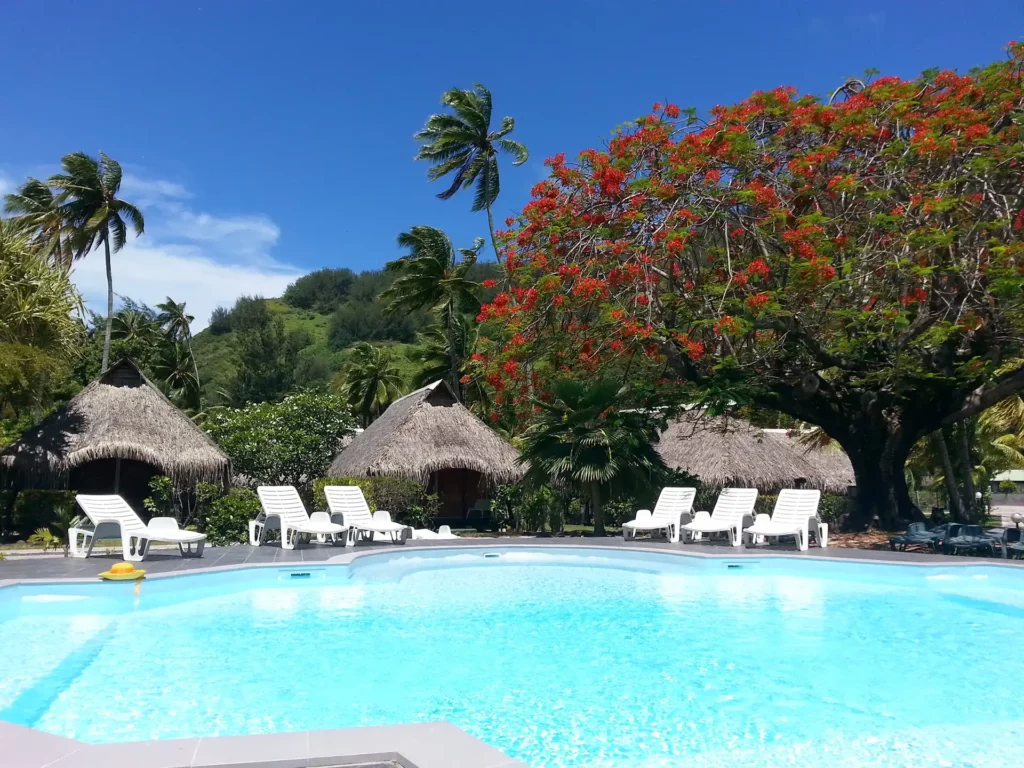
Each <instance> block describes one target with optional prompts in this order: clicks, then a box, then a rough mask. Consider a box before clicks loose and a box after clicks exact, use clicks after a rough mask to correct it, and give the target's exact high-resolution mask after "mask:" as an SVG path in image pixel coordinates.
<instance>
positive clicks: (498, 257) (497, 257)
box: [485, 171, 501, 264]
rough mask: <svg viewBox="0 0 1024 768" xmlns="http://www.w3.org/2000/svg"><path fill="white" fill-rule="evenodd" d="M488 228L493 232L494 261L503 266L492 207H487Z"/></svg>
mask: <svg viewBox="0 0 1024 768" xmlns="http://www.w3.org/2000/svg"><path fill="white" fill-rule="evenodd" d="M485 173H486V171H485ZM487 228H488V229H490V230H491V248H493V249H494V259H495V261H497V262H498V263H499V264H501V255H500V254H499V253H498V241H497V240H496V239H495V238H494V215H493V214H492V213H491V206H489V205H488V206H487Z"/></svg>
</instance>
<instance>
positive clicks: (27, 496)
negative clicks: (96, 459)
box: [11, 490, 75, 536]
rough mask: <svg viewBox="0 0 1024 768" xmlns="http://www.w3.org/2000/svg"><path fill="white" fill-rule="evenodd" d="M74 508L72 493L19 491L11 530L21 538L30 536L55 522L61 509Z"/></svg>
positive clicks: (59, 515)
mask: <svg viewBox="0 0 1024 768" xmlns="http://www.w3.org/2000/svg"><path fill="white" fill-rule="evenodd" d="M74 506H75V494H74V491H42V490H32V491H21V493H19V494H18V498H17V499H15V501H14V512H13V515H12V520H11V528H12V530H15V531H17V532H18V534H19V535H21V536H27V535H30V534H31V533H32V532H33V531H36V530H38V529H39V528H49V527H50V525H51V524H53V523H55V522H57V521H58V520H59V519H60V517H61V512H60V510H61V508H66V507H70V508H72V509H74Z"/></svg>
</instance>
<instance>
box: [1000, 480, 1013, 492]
mask: <svg viewBox="0 0 1024 768" xmlns="http://www.w3.org/2000/svg"><path fill="white" fill-rule="evenodd" d="M999 492H1000V493H1016V492H1017V484H1016V483H1015V482H1013V480H1000V481H999Z"/></svg>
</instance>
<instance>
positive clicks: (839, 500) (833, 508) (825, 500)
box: [818, 493, 849, 528]
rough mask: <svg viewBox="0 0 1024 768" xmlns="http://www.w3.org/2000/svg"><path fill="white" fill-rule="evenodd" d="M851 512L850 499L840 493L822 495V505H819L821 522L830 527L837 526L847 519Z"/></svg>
mask: <svg viewBox="0 0 1024 768" xmlns="http://www.w3.org/2000/svg"><path fill="white" fill-rule="evenodd" d="M848 511H849V498H848V497H847V496H845V495H844V494H840V493H823V494H821V504H819V505H818V517H819V518H821V522H823V523H828V524H829V526H830V527H832V528H835V527H836V525H837V524H838V523H839V522H840V521H841V520H842V519H843V518H844V517H846V515H847V513H848Z"/></svg>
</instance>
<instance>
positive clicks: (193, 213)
mask: <svg viewBox="0 0 1024 768" xmlns="http://www.w3.org/2000/svg"><path fill="white" fill-rule="evenodd" d="M122 191H123V192H124V197H125V198H127V199H129V200H131V201H132V202H134V203H135V204H137V205H138V206H139V207H140V208H141V209H142V211H143V214H144V215H145V217H146V232H145V234H144V235H143V236H142V237H140V238H137V239H136V238H132V239H129V242H128V243H127V244H126V245H125V247H124V248H123V249H122V250H121V251H119V252H118V253H116V254H112V256H111V271H112V273H113V281H114V292H115V293H116V294H117V295H118V296H122V297H125V296H129V297H131V298H132V299H134V300H135V301H141V302H143V303H145V304H148V305H150V306H153V305H155V304H157V303H158V302H162V301H164V299H165V298H166V297H168V296H170V297H172V298H173V299H174V300H175V301H184V302H185V303H186V305H187V308H188V312H189V314H191V315H193V316H194V317H195V322H194V323H193V325H192V331H193V333H197V332H198V331H200V330H201V329H203V328H205V327H206V325H207V324H208V322H209V319H210V313H211V312H212V311H213V310H214V309H215V308H216V307H218V306H231V305H232V304H233V303H234V302H235V299H237V298H238V297H239V296H242V295H261V296H280V295H281V293H282V292H283V291H284V289H285V287H287V285H288V284H289V283H291V282H293V281H295V280H296V279H297V278H298V277H300V276H301V275H302V274H303V271H302V270H300V269H298V268H297V267H295V266H293V265H290V264H284V263H282V262H279V261H277V260H275V259H274V258H273V256H272V255H271V250H272V248H273V247H274V246H275V245H276V244H277V241H278V239H279V238H280V235H281V231H280V229H279V228H278V226H277V225H276V224H275V223H274V222H273V221H272V220H271V219H270V218H269V217H267V216H263V215H258V214H254V215H236V216H216V215H214V214H211V213H207V212H203V211H198V210H194V209H193V208H192V207H190V206H189V205H188V204H187V203H185V202H184V201H186V200H189V199H190V198H191V197H192V195H191V194H190V193H189V191H188V190H187V189H186V188H185V187H183V186H181V185H180V184H176V183H174V182H170V181H165V180H161V179H147V178H143V177H139V176H135V175H130V174H126V175H125V177H124V181H123V183H122ZM72 278H73V280H74V282H75V285H76V286H77V287H78V290H79V291H81V292H82V295H83V297H84V299H85V302H86V304H87V306H89V308H90V309H93V310H94V311H97V312H100V313H105V312H106V302H107V278H106V268H105V265H104V258H103V250H102V249H100V250H97V251H94V252H92V253H90V254H89V255H87V256H86V257H85V258H84V259H82V260H81V261H79V262H78V263H77V264H76V265H75V268H74V272H73V274H72Z"/></svg>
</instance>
